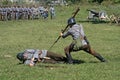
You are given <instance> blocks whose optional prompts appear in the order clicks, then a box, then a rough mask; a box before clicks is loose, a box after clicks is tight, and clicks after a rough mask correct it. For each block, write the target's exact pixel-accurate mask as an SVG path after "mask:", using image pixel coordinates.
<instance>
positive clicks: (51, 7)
mask: <svg viewBox="0 0 120 80" xmlns="http://www.w3.org/2000/svg"><path fill="white" fill-rule="evenodd" d="M54 17H55V8H54V7H53V6H50V18H51V19H53V18H54Z"/></svg>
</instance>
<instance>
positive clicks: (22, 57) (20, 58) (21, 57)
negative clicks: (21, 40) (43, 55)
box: [16, 52, 24, 61]
mask: <svg viewBox="0 0 120 80" xmlns="http://www.w3.org/2000/svg"><path fill="white" fill-rule="evenodd" d="M23 54H24V52H21V53H18V54H17V56H16V57H17V59H19V60H20V61H24V56H23Z"/></svg>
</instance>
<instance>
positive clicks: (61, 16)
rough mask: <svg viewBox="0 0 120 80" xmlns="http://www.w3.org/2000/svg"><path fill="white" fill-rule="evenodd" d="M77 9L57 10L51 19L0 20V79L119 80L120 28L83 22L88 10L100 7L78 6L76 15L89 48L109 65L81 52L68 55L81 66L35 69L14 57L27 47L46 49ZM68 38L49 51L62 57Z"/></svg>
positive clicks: (65, 65)
mask: <svg viewBox="0 0 120 80" xmlns="http://www.w3.org/2000/svg"><path fill="white" fill-rule="evenodd" d="M76 7H77V6H71V7H69V6H67V7H62V8H61V7H56V9H57V13H56V18H55V19H53V20H50V19H47V20H41V19H40V20H29V21H28V20H20V21H5V22H4V21H0V80H119V79H120V50H119V48H120V42H119V41H120V26H117V25H115V24H109V23H99V24H93V23H91V22H81V20H85V19H86V16H87V13H86V9H87V8H93V7H99V8H100V7H102V8H103V6H80V8H81V11H80V12H79V14H78V15H77V16H76V20H77V22H78V23H81V24H82V25H83V26H84V31H85V33H86V35H87V37H88V40H89V41H90V44H91V46H92V48H94V49H95V50H96V51H97V52H99V53H100V54H101V55H102V56H104V58H105V59H107V60H108V63H101V62H99V61H98V60H97V59H96V58H94V57H93V56H91V55H89V54H87V53H85V52H83V51H80V52H76V53H71V54H72V56H73V58H74V59H78V60H83V61H85V63H81V64H74V65H71V64H44V63H39V64H37V65H36V66H35V67H29V66H25V65H19V64H18V63H19V61H18V60H17V59H16V54H17V53H18V52H21V51H23V50H25V49H28V48H34V49H49V47H50V46H51V45H52V44H53V42H54V41H55V40H56V39H57V37H58V36H59V34H60V31H61V29H64V27H65V26H66V23H67V19H68V18H69V17H70V16H71V13H72V12H73V11H75V9H76ZM70 42H71V37H68V38H66V39H62V38H61V39H60V40H59V41H58V42H57V43H56V44H55V45H54V47H53V48H52V49H51V51H53V52H57V53H60V54H63V55H64V51H63V48H64V47H65V46H67V45H68V44H69V43H70Z"/></svg>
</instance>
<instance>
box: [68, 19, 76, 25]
mask: <svg viewBox="0 0 120 80" xmlns="http://www.w3.org/2000/svg"><path fill="white" fill-rule="evenodd" d="M67 23H68V25H70V26H72V25H74V24H76V21H75V19H74V18H69V19H68V22H67Z"/></svg>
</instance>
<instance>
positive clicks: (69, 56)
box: [66, 53, 73, 64]
mask: <svg viewBox="0 0 120 80" xmlns="http://www.w3.org/2000/svg"><path fill="white" fill-rule="evenodd" d="M66 57H67V60H68V63H69V64H72V63H73V59H72V56H71V54H69V53H67V54H66Z"/></svg>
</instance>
